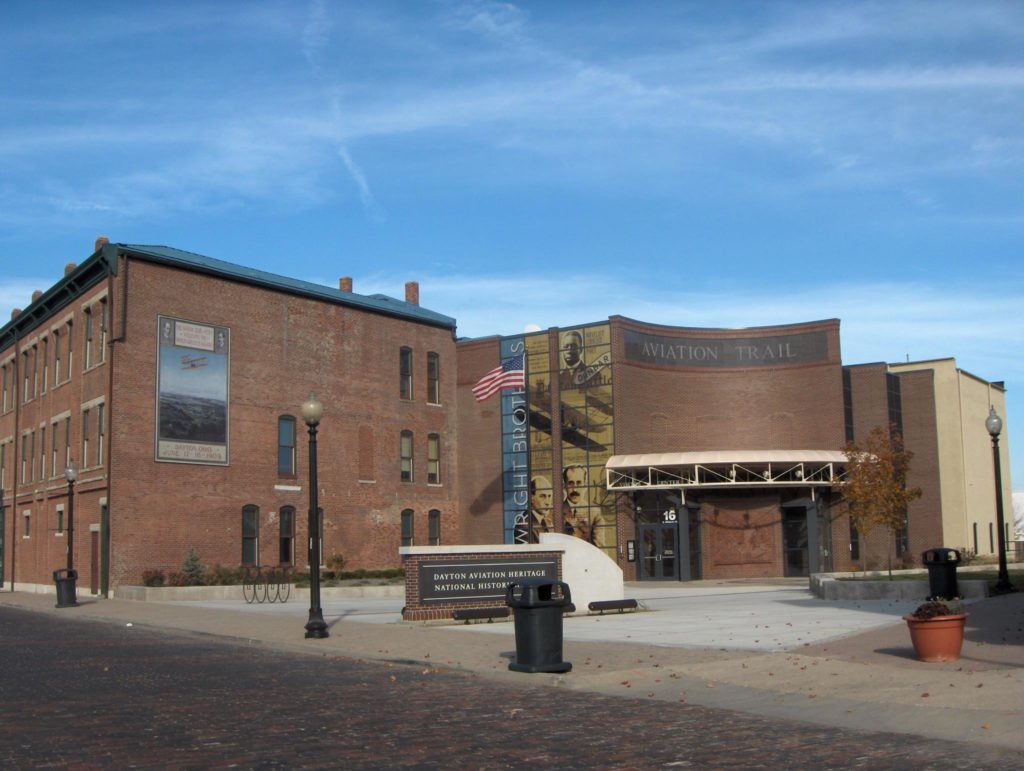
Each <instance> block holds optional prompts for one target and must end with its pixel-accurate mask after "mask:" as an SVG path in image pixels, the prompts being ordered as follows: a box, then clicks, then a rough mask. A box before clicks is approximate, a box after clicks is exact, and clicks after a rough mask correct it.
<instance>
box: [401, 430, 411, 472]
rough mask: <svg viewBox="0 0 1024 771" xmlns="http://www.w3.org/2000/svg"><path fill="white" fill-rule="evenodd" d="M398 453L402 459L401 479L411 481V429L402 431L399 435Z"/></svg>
mask: <svg viewBox="0 0 1024 771" xmlns="http://www.w3.org/2000/svg"><path fill="white" fill-rule="evenodd" d="M398 444H399V447H398V454H399V457H400V458H401V460H402V481H403V482H411V481H412V431H408V430H406V431H403V432H402V434H401V436H400V437H399V442H398Z"/></svg>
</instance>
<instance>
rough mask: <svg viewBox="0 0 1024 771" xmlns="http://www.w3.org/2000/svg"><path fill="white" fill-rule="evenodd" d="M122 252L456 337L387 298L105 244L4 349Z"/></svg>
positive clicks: (3, 339) (33, 307) (14, 330)
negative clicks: (441, 330) (403, 320)
mask: <svg viewBox="0 0 1024 771" xmlns="http://www.w3.org/2000/svg"><path fill="white" fill-rule="evenodd" d="M119 254H124V255H126V256H128V257H129V258H132V259H140V260H147V261H149V262H156V263H160V264H163V265H170V266H173V267H178V268H181V269H183V270H191V271H194V272H197V273H205V274H207V275H211V276H217V277H219V278H224V279H227V280H229V281H239V282H241V283H244V284H252V285H254V286H261V287H265V288H267V289H271V290H274V291H277V292H286V293H288V294H294V295H298V296H301V297H309V298H313V299H316V300H322V301H324V302H330V303H336V304H338V305H346V306H349V307H352V308H359V309H360V310H365V311H368V312H370V313H381V314H384V315H386V316H392V317H395V318H400V319H407V320H409V321H412V322H416V323H419V324H427V325H429V326H434V327H441V328H443V329H450V330H451V332H452V335H453V336H454V334H455V319H454V318H452V317H451V316H445V315H444V314H441V313H436V312H434V311H431V310H427V309H426V308H422V307H420V306H419V305H414V304H413V303H408V302H405V301H404V300H398V299H396V298H394V297H388V296H387V295H383V294H374V295H360V294H355V293H354V292H343V291H341V290H340V289H332V288H331V287H328V286H322V285H320V284H313V283H310V282H309V281H299V280H298V279H294V278H288V277H286V276H279V275H277V274H275V273H267V272H266V271H262V270H256V269H255V268H246V267H244V266H242V265H235V264H233V263H230V262H224V261H223V260H215V259H213V258H212V257H206V256H204V255H201V254H195V253H193V252H186V251H183V250H181V249H174V248H172V247H170V246H145V245H138V244H107V245H105V246H104V247H102V248H101V249H100V250H99V251H98V252H96V253H94V254H92V255H91V256H90V257H89V258H88V259H87V260H85V262H83V263H82V264H81V265H79V266H78V267H77V268H75V269H74V270H73V271H71V273H69V274H68V275H66V276H64V277H63V278H62V279H61V280H60V281H58V282H57V283H56V284H54V285H53V286H52V287H50V289H48V290H47V291H46V292H44V293H43V295H42V296H41V297H40V298H39V299H38V300H36V301H35V302H33V303H32V304H30V305H29V306H28V307H27V308H25V310H23V311H22V312H21V313H20V314H19V315H18V316H17V317H16V318H14V319H12V320H10V321H9V322H8V323H7V324H5V325H4V326H3V327H0V350H2V349H4V348H7V347H8V346H9V345H10V344H11V343H12V342H13V341H14V340H15V338H18V337H24V336H26V335H28V334H30V333H31V332H32V331H33V330H34V329H35V328H36V327H38V326H39V325H40V324H42V323H44V322H45V321H46V320H47V319H49V318H50V317H51V316H52V315H53V314H54V313H56V312H57V311H59V310H60V309H61V308H63V307H64V306H65V305H67V304H68V303H70V302H71V301H72V300H73V299H74V298H75V297H77V296H78V295H79V294H81V293H82V292H84V291H85V290H86V289H88V288H89V287H91V286H92V285H94V284H95V283H96V282H97V281H100V280H101V279H102V278H103V277H104V276H106V275H107V272H108V270H109V271H111V272H116V271H117V256H118V255H119Z"/></svg>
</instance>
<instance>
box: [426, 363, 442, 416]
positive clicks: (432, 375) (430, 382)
mask: <svg viewBox="0 0 1024 771" xmlns="http://www.w3.org/2000/svg"><path fill="white" fill-rule="evenodd" d="M427 401H428V402H429V403H430V404H440V403H441V357H440V356H439V355H437V354H436V353H433V352H431V353H428V354H427Z"/></svg>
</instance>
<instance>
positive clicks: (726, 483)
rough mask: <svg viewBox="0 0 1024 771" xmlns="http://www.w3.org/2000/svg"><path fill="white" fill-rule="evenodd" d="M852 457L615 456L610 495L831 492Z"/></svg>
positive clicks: (609, 471) (761, 453)
mask: <svg viewBox="0 0 1024 771" xmlns="http://www.w3.org/2000/svg"><path fill="white" fill-rule="evenodd" d="M845 464H846V456H845V455H844V454H843V453H841V452H836V451H832V450H757V451H749V450H748V451H739V450H738V451H734V452H730V451H727V450H716V451H710V452H676V453H650V454H644V455H614V456H612V457H611V458H609V459H608V462H607V463H606V464H605V486H606V487H607V489H609V490H650V489H678V488H715V487H717V488H727V487H780V486H787V487H797V486H799V487H807V486H821V487H830V486H832V485H834V484H836V483H837V482H839V481H841V480H842V478H843V472H844V466H845Z"/></svg>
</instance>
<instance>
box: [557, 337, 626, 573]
mask: <svg viewBox="0 0 1024 771" xmlns="http://www.w3.org/2000/svg"><path fill="white" fill-rule="evenodd" d="M558 339H559V351H558V353H559V359H558V360H559V371H558V384H559V392H560V398H561V405H560V406H561V410H560V412H561V439H562V448H561V449H562V468H561V469H560V473H561V477H562V502H561V507H562V511H561V513H562V518H561V519H562V529H563V532H565V533H570V534H571V535H575V536H576V537H578V538H582V539H584V540H586V541H588V542H589V543H592V544H594V545H595V546H598V547H600V548H602V549H606V550H608V551H609V552H610V554H609V556H611V557H612V558H614V557H615V554H614V550H615V546H616V535H615V505H614V498H613V496H611V495H609V494H608V492H607V490H606V489H605V487H604V466H605V463H606V462H607V461H608V458H610V457H611V455H612V453H613V452H614V449H615V434H614V426H613V425H612V423H613V421H612V415H613V399H612V361H611V335H610V329H609V326H608V325H607V324H600V325H595V326H590V327H582V328H576V329H568V330H563V331H561V332H560V333H559V337H558Z"/></svg>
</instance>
